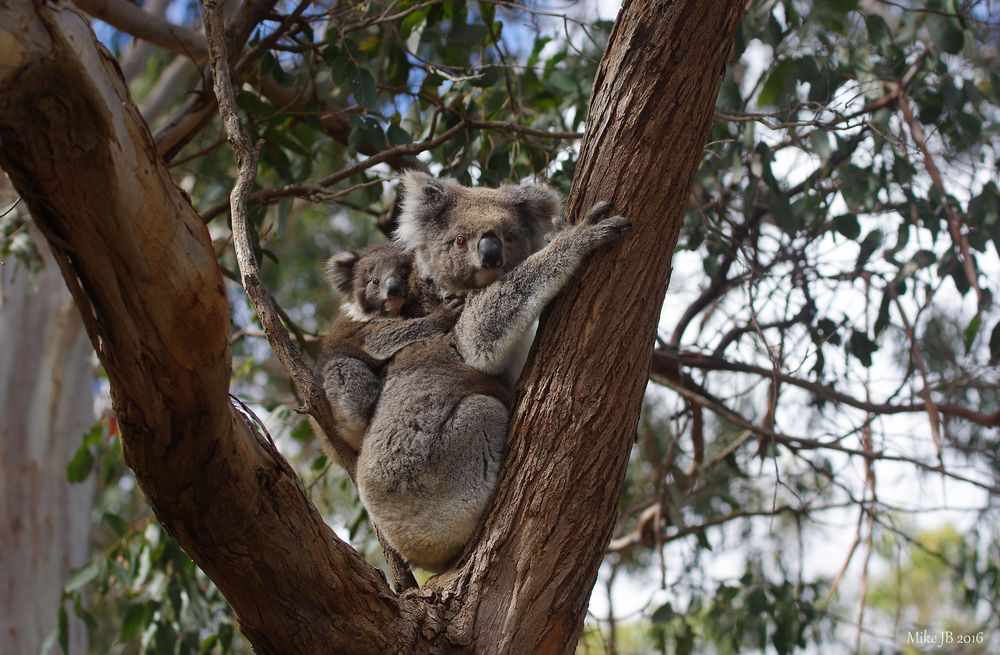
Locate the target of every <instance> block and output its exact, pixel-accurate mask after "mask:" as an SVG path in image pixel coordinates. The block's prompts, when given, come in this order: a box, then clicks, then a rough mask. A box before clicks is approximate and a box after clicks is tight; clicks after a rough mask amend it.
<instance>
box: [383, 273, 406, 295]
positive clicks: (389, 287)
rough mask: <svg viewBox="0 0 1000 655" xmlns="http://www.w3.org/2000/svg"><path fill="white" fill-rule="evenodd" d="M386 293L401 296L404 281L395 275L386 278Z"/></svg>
mask: <svg viewBox="0 0 1000 655" xmlns="http://www.w3.org/2000/svg"><path fill="white" fill-rule="evenodd" d="M385 295H387V296H401V295H403V281H402V280H400V279H399V278H398V277H396V276H395V275H390V276H389V277H387V278H386V279H385Z"/></svg>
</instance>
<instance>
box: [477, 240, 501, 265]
mask: <svg viewBox="0 0 1000 655" xmlns="http://www.w3.org/2000/svg"><path fill="white" fill-rule="evenodd" d="M479 261H480V263H481V264H482V267H483V268H500V265H501V264H503V246H502V245H501V244H500V239H498V238H497V237H496V235H495V234H490V233H487V234H485V235H483V238H481V239H480V240H479Z"/></svg>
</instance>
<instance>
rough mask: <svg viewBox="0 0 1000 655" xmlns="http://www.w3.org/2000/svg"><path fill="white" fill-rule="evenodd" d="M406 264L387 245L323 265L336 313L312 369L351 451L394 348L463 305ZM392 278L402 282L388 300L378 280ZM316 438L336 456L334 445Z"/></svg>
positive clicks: (436, 327) (433, 330)
mask: <svg viewBox="0 0 1000 655" xmlns="http://www.w3.org/2000/svg"><path fill="white" fill-rule="evenodd" d="M411 267H412V258H411V257H410V255H408V254H407V253H405V252H403V251H401V250H400V249H399V248H397V247H396V246H393V245H392V244H385V245H379V246H372V247H370V248H367V249H365V250H363V251H361V252H360V253H354V252H346V253H340V254H338V255H335V256H333V257H331V258H330V260H329V263H328V266H327V276H328V278H329V279H330V282H331V284H333V285H334V286H335V287H336V288H337V289H338V291H339V292H340V293H341V296H342V298H341V314H340V316H339V317H338V318H337V320H336V321H335V322H334V324H333V325H332V326H331V328H330V330H329V332H328V333H327V335H326V337H325V338H324V339H323V345H322V347H321V350H320V356H319V358H318V361H317V372H318V375H319V377H320V380H321V382H322V384H323V389H324V391H326V395H327V399H328V400H329V401H330V406H331V408H332V410H333V415H334V421H335V424H336V427H337V431H338V433H339V435H340V437H341V438H342V439H344V441H346V442H347V444H348V445H349V446H351V448H353V449H354V450H356V451H357V450H360V448H361V443H362V441H363V439H364V434H365V431H366V430H367V428H368V422H369V421H370V420H371V418H372V414H373V413H374V411H375V404H376V402H377V401H378V397H379V392H380V390H381V387H382V367H383V366H384V365H385V363H386V361H388V360H389V359H390V358H391V357H392V356H393V355H395V354H396V353H397V352H398V351H399V350H400V349H402V348H404V347H406V346H408V345H411V344H413V343H416V342H418V341H420V340H422V339H426V338H427V337H430V336H432V335H435V334H441V333H443V332H445V331H447V330H448V329H450V328H451V327H452V326H453V325H454V324H455V321H456V320H457V318H458V314H459V312H460V311H461V308H462V302H461V301H460V300H458V301H450V302H448V303H443V304H442V303H441V302H440V301H439V298H438V297H437V295H436V293H435V292H434V290H433V289H432V288H431V287H430V286H429V285H427V284H426V283H425V282H423V281H422V280H421V279H420V278H419V277H418V276H417V275H416V274H412V275H411V271H410V269H411ZM390 276H396V277H397V278H399V279H401V280H402V282H403V286H402V291H401V295H397V296H396V300H395V302H394V304H392V305H389V304H387V300H388V297H389V294H388V293H387V292H386V291H385V284H384V281H385V280H386V279H387V278H388V277H390ZM375 278H378V280H379V284H376V283H375V282H374V279H375ZM429 310H432V311H430V313H427V312H428V311H429ZM322 443H323V446H324V449H325V450H326V451H327V453H328V454H329V455H330V456H331V457H335V453H334V450H333V447H332V445H331V444H329V443H327V442H326V441H325V440H323V442H322Z"/></svg>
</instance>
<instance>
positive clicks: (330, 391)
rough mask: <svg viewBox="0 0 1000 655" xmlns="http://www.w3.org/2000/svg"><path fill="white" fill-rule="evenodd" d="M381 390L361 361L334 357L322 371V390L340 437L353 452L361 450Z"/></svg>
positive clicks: (376, 380) (374, 376) (369, 369)
mask: <svg viewBox="0 0 1000 655" xmlns="http://www.w3.org/2000/svg"><path fill="white" fill-rule="evenodd" d="M379 388H380V381H379V379H378V377H377V376H376V375H375V373H373V372H372V370H371V368H369V367H368V365H367V364H365V363H364V362H363V361H361V360H358V359H354V358H353V357H334V358H331V359H330V361H328V362H327V363H326V365H325V366H324V367H323V389H324V390H325V391H326V397H327V399H328V400H329V401H330V408H331V409H332V410H333V416H334V419H335V421H336V423H337V428H338V429H339V430H340V437H341V438H342V439H343V440H344V441H346V442H347V444H348V445H349V446H351V447H352V448H353V449H354V450H360V449H361V441H362V440H363V439H364V436H365V431H366V430H367V429H368V424H369V423H370V422H371V419H372V414H373V412H374V411H375V403H376V402H377V401H378V395H379Z"/></svg>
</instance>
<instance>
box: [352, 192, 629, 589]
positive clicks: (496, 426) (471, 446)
mask: <svg viewBox="0 0 1000 655" xmlns="http://www.w3.org/2000/svg"><path fill="white" fill-rule="evenodd" d="M403 194H404V199H403V203H402V210H401V212H400V218H399V224H400V225H399V230H398V232H397V235H396V239H397V242H398V243H399V244H400V245H402V246H403V247H404V248H406V249H408V250H410V251H412V252H413V253H414V257H415V263H416V266H417V270H418V273H419V275H420V276H421V277H422V278H423V277H426V278H429V279H431V280H433V282H434V283H435V284H437V285H438V286H439V287H440V288H441V290H442V292H443V293H462V294H464V295H465V308H464V310H463V312H462V314H461V316H460V317H459V319H458V323H457V324H456V326H455V329H454V331H453V332H451V333H448V334H445V335H439V336H434V337H431V338H428V339H426V340H423V341H421V342H419V343H417V344H415V345H413V346H410V347H408V348H404V349H402V350H401V351H400V352H399V353H398V354H397V355H396V357H395V358H394V359H393V360H392V361H391V362H390V363H389V365H388V366H387V368H386V379H385V383H384V386H383V389H382V395H381V397H380V400H379V403H378V405H377V407H376V409H375V414H374V416H373V418H372V421H371V424H370V427H369V430H368V434H367V436H366V437H365V442H364V446H363V447H362V449H361V455H360V457H359V459H358V489H359V491H360V493H361V499H362V501H363V502H364V504H365V507H366V508H367V509H368V512H369V514H370V515H371V517H372V518H373V519H374V521H375V524H376V525H378V526H379V527H380V528H381V530H382V531H383V533H384V534H385V535H386V537H387V538H388V539H389V541H390V543H392V545H393V546H394V547H395V548H396V549H397V550H398V551H399V552H400V553H401V554H402V555H403V556H404V557H405V558H407V559H408V560H409V561H410V562H411V563H413V564H417V565H419V566H422V567H424V568H427V569H429V570H431V571H441V570H444V569H446V568H448V567H449V566H450V565H452V564H453V563H454V561H455V560H456V559H457V557H458V556H459V555H460V554H461V551H462V549H463V548H464V546H465V545H466V544H467V543H468V542H469V540H470V539H471V538H472V535H473V534H474V532H475V530H476V527H477V526H478V524H479V522H480V520H481V519H482V516H483V513H484V512H485V511H486V508H487V506H488V504H489V500H490V497H491V496H492V494H493V489H494V486H495V485H496V479H497V475H498V473H499V470H500V465H501V463H502V461H503V453H504V448H505V445H506V439H507V425H508V422H509V409H508V408H509V398H510V394H511V390H512V387H513V383H514V374H512V371H511V369H512V367H513V366H517V365H518V360H519V359H520V358H519V349H521V348H523V347H524V346H525V344H526V343H527V344H528V345H530V337H531V335H530V329H531V325H532V323H533V322H534V321H535V320H536V319H537V318H538V316H539V315H540V314H541V311H542V309H543V308H544V307H545V305H546V304H547V303H548V302H549V301H550V300H551V299H552V298H553V297H554V296H555V295H556V294H557V293H558V292H559V290H560V289H562V287H563V286H564V285H565V283H566V282H567V281H568V280H569V278H570V276H572V275H573V273H574V272H575V271H576V269H577V268H578V267H579V265H580V263H581V262H582V261H583V259H584V257H585V256H586V255H587V254H588V253H590V252H591V251H593V250H594V249H596V248H598V247H600V246H601V245H603V244H605V243H608V242H610V241H612V240H614V239H615V238H617V237H618V235H620V234H621V232H622V231H623V230H624V229H625V228H627V227H628V226H629V222H628V221H627V220H626V219H624V218H622V217H620V216H616V217H613V218H605V216H606V215H607V213H608V212H609V210H610V205H608V204H606V203H605V204H602V205H599V206H595V208H594V209H593V210H591V212H590V213H589V214H588V215H587V217H586V218H585V219H584V220H583V221H581V222H580V223H579V224H578V225H573V226H564V225H562V224H557V227H558V228H560V229H559V231H558V232H557V233H556V234H555V235H554V236H553V237H552V239H551V242H550V243H549V245H548V246H546V247H544V248H542V245H543V244H544V239H543V237H544V235H545V233H546V231H547V228H548V227H549V226H550V225H551V221H552V219H553V215H554V214H557V213H558V211H559V199H558V196H557V195H556V194H555V192H554V191H552V190H551V189H550V188H549V187H547V186H545V185H538V184H536V185H529V186H521V187H516V186H505V187H500V188H499V189H484V188H475V189H474V188H468V187H463V186H461V185H459V184H458V183H456V182H454V181H452V180H441V179H433V178H430V177H429V176H427V175H424V174H422V173H413V172H411V173H408V174H406V175H405V176H404V180H403ZM486 234H496V235H501V236H502V239H503V264H502V266H501V269H500V270H499V271H492V272H491V274H490V275H486V276H483V275H482V273H483V269H482V268H481V266H480V262H479V261H478V256H477V250H476V247H475V244H476V243H477V242H478V239H479V238H482V236H483V235H486ZM457 235H463V236H464V237H465V244H464V247H463V246H461V245H458V244H457V243H456V236H457ZM540 248H542V249H541V250H539V249H540ZM487 272H490V271H487ZM498 274H499V277H497V275H498Z"/></svg>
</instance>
